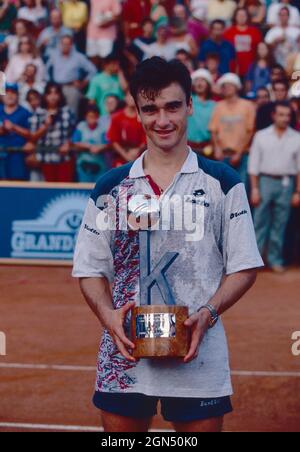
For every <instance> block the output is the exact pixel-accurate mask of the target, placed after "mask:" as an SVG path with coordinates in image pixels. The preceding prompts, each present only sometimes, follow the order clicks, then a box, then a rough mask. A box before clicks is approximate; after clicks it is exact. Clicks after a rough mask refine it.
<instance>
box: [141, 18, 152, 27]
mask: <svg viewBox="0 0 300 452" xmlns="http://www.w3.org/2000/svg"><path fill="white" fill-rule="evenodd" d="M146 24H151V25H153V26H154V25H155V24H154V21H153V20H152V19H151V17H145V19H143V20H142V23H141V25H142V27H144V26H145V25H146Z"/></svg>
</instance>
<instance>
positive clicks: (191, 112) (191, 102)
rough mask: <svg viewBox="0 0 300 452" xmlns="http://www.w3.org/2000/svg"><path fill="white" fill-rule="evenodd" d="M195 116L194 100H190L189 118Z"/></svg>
mask: <svg viewBox="0 0 300 452" xmlns="http://www.w3.org/2000/svg"><path fill="white" fill-rule="evenodd" d="M193 114H194V106H193V98H192V97H191V98H190V101H189V105H188V116H192V115H193Z"/></svg>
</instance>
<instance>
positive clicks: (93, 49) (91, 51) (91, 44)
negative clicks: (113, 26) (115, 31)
mask: <svg viewBox="0 0 300 452" xmlns="http://www.w3.org/2000/svg"><path fill="white" fill-rule="evenodd" d="M113 47H114V42H113V41H112V40H110V39H97V40H95V39H88V40H87V55H88V56H89V57H95V56H99V57H101V58H106V57H107V56H108V55H110V54H111V53H112V51H113Z"/></svg>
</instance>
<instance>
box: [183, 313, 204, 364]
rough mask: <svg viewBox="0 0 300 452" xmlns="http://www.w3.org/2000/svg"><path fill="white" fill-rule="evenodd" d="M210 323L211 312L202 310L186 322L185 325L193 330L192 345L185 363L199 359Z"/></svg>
mask: <svg viewBox="0 0 300 452" xmlns="http://www.w3.org/2000/svg"><path fill="white" fill-rule="evenodd" d="M209 321H210V313H209V311H208V310H206V309H202V310H201V311H200V312H197V313H196V314H193V315H192V316H191V317H189V318H188V319H187V320H186V321H185V322H184V325H185V326H186V327H187V328H190V330H191V345H190V349H189V351H188V354H187V355H186V356H185V357H184V359H183V361H184V362H185V363H189V362H191V361H193V360H194V359H196V358H197V356H198V353H199V347H200V345H201V342H202V340H203V338H204V336H205V333H206V332H207V330H208V327H209Z"/></svg>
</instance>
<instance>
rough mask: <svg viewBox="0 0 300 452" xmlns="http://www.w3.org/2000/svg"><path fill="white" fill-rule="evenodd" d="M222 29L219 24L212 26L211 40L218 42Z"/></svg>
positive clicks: (221, 36) (221, 35) (222, 32)
mask: <svg viewBox="0 0 300 452" xmlns="http://www.w3.org/2000/svg"><path fill="white" fill-rule="evenodd" d="M223 34H224V27H223V25H221V24H218V23H217V24H214V25H213V26H212V28H211V37H212V39H216V40H220V39H222V38H223Z"/></svg>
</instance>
